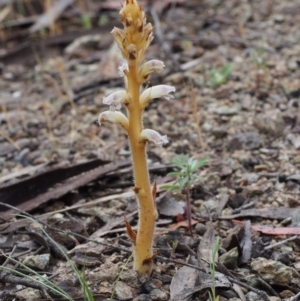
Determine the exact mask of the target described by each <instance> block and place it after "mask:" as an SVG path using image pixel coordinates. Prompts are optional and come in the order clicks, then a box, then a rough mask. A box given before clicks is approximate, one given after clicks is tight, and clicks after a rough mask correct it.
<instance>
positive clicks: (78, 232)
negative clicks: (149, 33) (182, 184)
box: [0, 0, 300, 301]
mask: <svg viewBox="0 0 300 301" xmlns="http://www.w3.org/2000/svg"><path fill="white" fill-rule="evenodd" d="M6 2H7V1H2V2H0V18H2V19H1V20H2V21H3V22H2V24H1V23H0V28H1V42H0V59H1V63H0V70H1V74H0V105H1V113H0V124H1V127H0V201H1V204H2V207H1V212H0V218H1V224H0V249H1V250H2V253H1V256H0V263H1V269H0V287H1V289H0V290H1V291H3V292H2V293H0V296H1V297H0V298H2V299H3V300H48V299H47V298H48V297H49V296H48V294H51V296H52V298H53V300H58V297H57V296H55V295H53V294H52V293H51V292H50V291H47V290H46V289H42V287H41V286H39V285H37V284H36V282H35V281H33V280H32V279H27V278H26V277H23V276H20V275H14V274H13V273H12V271H8V270H7V268H11V269H13V270H16V271H19V272H20V271H21V272H24V265H25V266H28V267H30V268H32V269H34V270H36V271H37V272H38V273H39V274H41V275H45V276H44V277H51V279H52V281H53V282H54V283H55V284H57V285H58V286H59V287H61V288H62V289H63V290H65V291H67V292H68V293H69V295H70V296H72V298H74V300H83V299H82V290H81V287H80V283H79V281H78V277H77V276H76V275H75V274H74V272H73V270H72V267H71V264H70V262H68V261H66V258H65V257H64V255H63V253H62V250H60V249H58V248H57V245H55V244H54V243H53V240H55V241H56V242H57V243H59V244H60V245H61V246H62V248H63V250H64V252H65V253H66V254H68V257H69V258H70V259H72V261H73V262H74V263H75V264H76V266H77V267H78V269H79V270H80V271H82V273H83V274H84V275H85V276H84V277H85V280H86V283H87V284H88V286H89V287H90V288H91V291H92V293H93V295H94V296H95V300H110V298H111V300H135V301H138V300H174V301H175V300H178V301H179V300H208V299H209V296H208V292H210V291H211V289H212V288H213V287H215V288H216V294H217V295H218V296H219V300H231V301H233V300H290V301H291V300H298V299H297V298H298V294H299V292H300V274H299V273H300V264H299V261H300V240H299V238H298V235H299V234H300V230H299V229H300V228H299V226H300V211H299V209H298V208H299V205H300V190H299V188H300V109H299V106H300V68H299V66H300V45H299V40H300V25H299V24H300V5H299V3H298V1H296V0H290V1H287V0H284V1H283V0H273V1H272V0H266V1H259V0H253V1H247V0H245V1H236V0H227V1H217V0H216V1H199V0H194V1H192V0H191V1H178V3H175V2H172V1H167V0H164V1H157V2H154V3H152V5H151V9H149V7H148V9H147V3H144V2H143V3H142V5H145V6H144V7H145V9H146V12H147V15H148V20H149V21H150V22H152V23H153V24H154V27H155V36H156V38H155V40H154V42H153V44H152V45H151V47H150V48H149V53H148V56H147V57H148V58H149V59H154V58H155V59H159V60H162V61H164V62H165V65H166V68H165V70H164V71H163V72H162V73H160V74H158V75H155V76H153V77H152V78H151V83H149V84H151V85H155V84H158V83H164V84H168V85H173V86H175V87H176V93H175V94H174V96H175V98H174V99H172V100H170V101H167V100H164V99H160V100H155V101H153V102H152V103H151V104H150V106H149V107H148V108H147V110H146V112H145V116H144V123H145V127H149V128H152V129H155V130H158V131H159V132H160V133H162V134H165V135H167V136H168V139H169V143H168V144H167V145H165V146H163V147H160V148H159V147H154V146H153V145H149V149H148V151H149V152H148V158H149V168H150V174H151V179H152V181H156V182H157V183H158V184H159V187H160V184H162V183H166V182H168V181H171V180H173V179H172V178H170V177H168V176H167V174H168V172H170V171H171V170H173V169H174V166H172V164H171V160H172V158H174V156H175V155H180V154H186V155H188V156H190V157H193V158H195V159H200V158H203V157H205V156H206V157H207V158H208V159H209V166H206V167H203V168H202V169H201V170H199V173H198V175H199V176H200V177H201V180H199V181H197V182H196V183H194V185H193V187H192V190H191V202H192V223H193V235H192V236H190V235H189V231H188V227H187V222H186V206H185V202H184V200H185V196H184V195H182V194H181V193H180V192H176V193H174V194H172V193H169V192H168V193H165V191H164V190H163V189H161V188H159V190H158V195H157V209H158V212H159V218H158V220H157V228H156V237H155V242H154V247H155V249H157V252H158V255H157V256H156V258H155V267H154V271H153V275H152V277H151V279H138V278H137V277H136V275H135V273H134V272H133V271H132V269H131V267H132V260H131V257H130V255H131V245H130V243H129V240H128V238H127V235H126V229H125V224H124V213H126V215H127V219H128V221H129V222H130V223H131V225H132V226H133V227H134V226H135V225H136V224H137V205H136V203H135V200H134V194H133V191H132V187H133V179H132V173H131V167H130V151H129V148H128V142H127V137H126V135H125V133H124V131H123V130H122V129H121V128H119V127H118V126H117V125H114V124H109V123H105V124H104V125H103V126H101V127H100V126H99V125H98V123H97V117H98V115H99V113H100V112H101V111H104V110H106V109H107V108H106V106H105V105H103V104H102V98H103V96H105V95H108V94H109V93H111V92H113V91H114V90H117V89H120V88H121V87H123V82H122V79H121V78H120V77H119V74H118V66H119V65H120V63H121V60H120V54H119V53H118V49H117V48H116V46H115V45H114V44H113V40H112V37H111V35H110V31H111V29H112V28H113V27H114V26H121V25H120V24H119V21H118V9H119V7H120V4H119V1H116V2H114V1H107V2H103V3H102V2H101V3H99V2H96V1H87V2H86V6H84V7H82V3H81V1H78V2H76V1H65V0H64V1H61V2H60V3H61V5H62V7H59V8H56V10H54V14H57V19H56V21H55V22H50V21H51V20H50V21H49V20H48V22H50V23H51V24H50V27H49V28H48V26H47V24H46V25H45V23H39V22H41V18H37V16H38V15H40V14H42V13H43V12H44V13H45V15H47V13H48V18H50V17H49V10H50V8H49V7H48V10H47V9H45V7H44V8H43V7H42V5H41V3H40V2H39V1H23V2H24V3H23V2H22V1H19V2H18V3H23V7H24V10H21V11H20V7H19V6H18V5H16V6H9V5H8V4H7V3H8V2H7V3H6ZM16 2H17V1H16ZM49 3H50V2H49ZM49 3H48V4H49ZM62 3H65V7H64V6H63V4H62ZM51 4H52V5H53V3H50V4H49V5H50V6H51ZM148 4H149V3H148ZM30 7H31V9H30ZM18 9H19V10H18ZM1 12H2V14H1ZM82 15H84V16H89V18H88V19H87V18H85V19H84V18H82ZM88 22H90V23H91V24H89V23H88ZM46 23H47V22H46ZM9 206H10V207H9ZM11 206H14V207H17V208H19V210H21V212H23V214H24V212H25V211H26V212H29V213H30V214H31V217H32V218H34V219H35V220H38V221H39V222H40V223H41V224H42V225H43V227H44V229H45V230H46V231H47V233H48V234H49V235H50V236H51V237H52V240H51V239H50V238H49V237H48V236H47V235H46V234H45V233H43V232H41V230H40V228H39V227H37V226H36V223H33V220H29V219H28V218H27V219H24V218H21V217H16V216H14V215H12V213H16V212H17V211H16V209H15V208H12V207H11ZM7 210H9V211H7ZM19 212H20V211H19ZM62 231H68V232H70V231H71V232H72V235H70V234H66V233H63V232H62ZM216 237H219V239H220V241H219V245H217V244H216V241H217V239H216ZM212 249H218V252H217V254H216V256H215V260H216V262H218V264H216V270H217V274H216V275H215V278H214V277H213V276H212V274H211V269H209V266H208V263H207V262H209V261H210V259H211V250H212ZM8 257H11V258H14V260H12V259H10V260H9V259H7V258H8ZM16 261H17V262H16ZM20 262H21V263H22V264H20ZM195 267H198V268H197V269H196V268H195ZM25 272H26V273H28V271H25ZM15 277H19V278H15ZM1 294H2V295H1ZM55 298H56V299H55ZM299 298H300V297H299ZM49 300H50V299H49Z"/></svg>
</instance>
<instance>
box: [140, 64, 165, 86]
mask: <svg viewBox="0 0 300 301" xmlns="http://www.w3.org/2000/svg"><path fill="white" fill-rule="evenodd" d="M164 67H165V64H164V62H162V61H159V60H151V61H148V62H146V63H144V64H143V65H142V67H141V68H140V71H139V81H140V83H143V82H145V81H146V80H147V78H148V76H149V75H150V74H152V73H154V72H159V71H161V70H163V69H164Z"/></svg>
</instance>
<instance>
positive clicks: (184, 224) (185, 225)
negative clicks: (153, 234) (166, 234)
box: [168, 219, 198, 230]
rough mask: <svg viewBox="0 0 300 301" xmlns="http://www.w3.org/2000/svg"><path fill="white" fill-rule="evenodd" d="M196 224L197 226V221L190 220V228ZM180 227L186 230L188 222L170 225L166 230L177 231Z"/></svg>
mask: <svg viewBox="0 0 300 301" xmlns="http://www.w3.org/2000/svg"><path fill="white" fill-rule="evenodd" d="M196 224H198V221H196V220H194V219H192V226H193V225H196ZM180 227H184V228H188V227H189V225H188V222H187V221H181V222H179V223H176V224H171V225H169V226H168V228H169V229H170V230H177V229H178V228H180Z"/></svg>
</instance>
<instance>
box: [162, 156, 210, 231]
mask: <svg viewBox="0 0 300 301" xmlns="http://www.w3.org/2000/svg"><path fill="white" fill-rule="evenodd" d="M172 163H173V164H174V165H175V167H176V169H177V171H173V172H170V173H168V176H171V177H175V178H176V181H175V183H174V184H166V185H163V186H162V187H161V188H163V189H167V190H169V191H176V190H180V191H181V193H182V194H184V195H185V198H186V207H187V210H186V211H187V212H186V213H187V220H188V225H189V232H190V235H192V218H191V201H190V190H191V188H192V186H193V184H194V183H195V182H196V181H197V180H200V179H201V177H200V176H199V175H198V174H197V172H198V170H199V169H200V168H201V167H203V166H206V165H207V164H208V159H207V158H206V157H204V158H202V159H200V160H196V159H193V158H191V157H189V156H187V155H179V156H175V157H174V158H173V159H172Z"/></svg>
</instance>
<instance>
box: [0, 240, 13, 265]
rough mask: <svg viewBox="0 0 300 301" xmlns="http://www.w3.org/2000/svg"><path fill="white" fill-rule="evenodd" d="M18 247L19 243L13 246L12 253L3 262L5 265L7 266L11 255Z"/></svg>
mask: <svg viewBox="0 0 300 301" xmlns="http://www.w3.org/2000/svg"><path fill="white" fill-rule="evenodd" d="M16 249H17V245H16V244H15V245H14V246H13V248H12V250H11V252H10V254H9V255H8V256H7V257H6V259H5V261H4V263H3V264H2V266H3V267H4V266H6V265H7V264H8V262H9V261H10V257H12V256H13V254H14V253H15V251H16Z"/></svg>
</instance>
